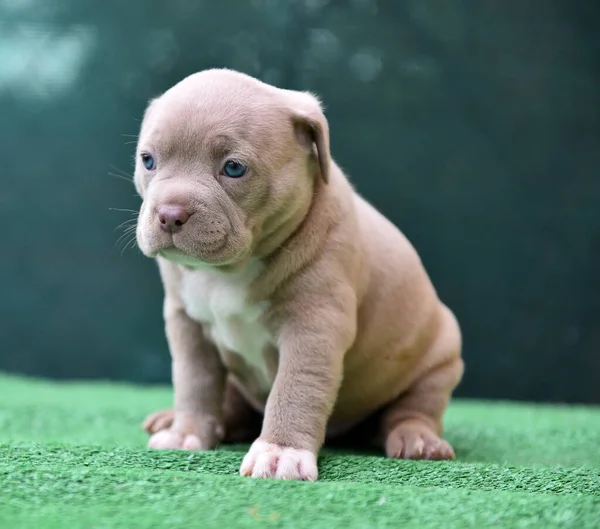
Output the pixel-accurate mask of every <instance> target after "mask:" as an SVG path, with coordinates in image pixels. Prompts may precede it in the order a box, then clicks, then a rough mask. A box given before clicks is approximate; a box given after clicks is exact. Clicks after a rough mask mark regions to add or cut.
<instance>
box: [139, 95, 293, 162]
mask: <svg viewBox="0 0 600 529" xmlns="http://www.w3.org/2000/svg"><path fill="white" fill-rule="evenodd" d="M287 128H290V130H291V122H290V121H289V119H288V116H287V115H286V112H285V109H284V108H282V106H281V105H279V104H277V102H276V100H275V99H274V98H269V97H265V96H264V95H262V94H254V96H253V97H252V98H251V99H248V98H245V97H242V96H241V95H240V94H227V93H220V94H219V93H211V92H210V91H209V92H208V93H207V92H206V91H203V90H196V91H187V92H186V93H184V94H179V93H169V92H167V93H166V94H164V95H163V96H162V97H161V98H159V99H158V100H156V101H155V102H153V103H152V105H151V107H150V108H149V110H148V112H147V115H146V117H145V119H144V124H143V126H142V131H141V134H140V144H142V143H143V144H144V145H145V146H147V147H146V148H152V149H155V150H158V151H160V152H161V153H162V154H163V155H164V156H169V155H175V154H179V155H185V154H186V153H189V154H190V155H192V154H197V153H198V152H199V151H201V152H204V153H207V154H209V155H212V156H213V157H221V156H224V155H226V154H227V153H230V152H240V151H241V152H248V154H251V155H255V156H257V155H258V154H259V153H260V152H261V151H262V150H264V149H272V148H274V147H275V144H276V143H277V142H278V141H281V137H282V135H284V134H285V133H286V129H287Z"/></svg>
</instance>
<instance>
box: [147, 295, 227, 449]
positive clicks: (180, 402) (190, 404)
mask: <svg viewBox="0 0 600 529" xmlns="http://www.w3.org/2000/svg"><path fill="white" fill-rule="evenodd" d="M165 326H166V333H167V341H168V342H169V348H170V351H171V358H172V366H173V367H172V376H173V388H174V391H175V399H174V400H175V406H174V413H173V417H172V419H171V421H169V417H168V414H167V415H166V416H165V414H164V413H163V414H160V412H159V415H158V416H154V417H150V418H149V419H148V420H147V422H148V423H149V427H152V428H153V430H155V431H156V430H158V431H156V433H154V434H153V435H152V436H151V437H150V440H149V441H148V446H149V447H150V448H157V449H184V450H208V449H210V448H213V447H214V446H215V445H216V444H217V443H218V442H219V441H220V440H221V438H222V437H223V424H222V409H221V408H222V403H223V390H224V383H225V369H224V368H223V366H222V364H221V360H220V358H219V353H218V351H217V350H216V348H215V347H214V345H213V344H212V343H210V342H208V340H206V339H205V337H204V333H203V330H202V327H201V326H200V324H198V323H196V322H194V321H192V320H191V319H190V318H189V317H188V316H187V314H186V313H185V311H184V309H183V308H182V307H181V305H180V304H179V303H177V302H176V301H174V300H172V299H170V298H169V297H167V298H166V299H165ZM169 422H170V424H169Z"/></svg>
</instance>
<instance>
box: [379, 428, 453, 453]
mask: <svg viewBox="0 0 600 529" xmlns="http://www.w3.org/2000/svg"><path fill="white" fill-rule="evenodd" d="M386 453H387V456H388V457H391V458H394V459H428V460H435V461H443V460H448V459H454V458H455V455H454V450H453V449H452V446H450V443H448V442H447V441H444V439H441V438H439V437H438V436H437V435H435V434H434V433H433V432H431V431H429V430H428V429H419V428H414V427H412V426H407V427H404V426H402V425H399V426H398V427H396V428H395V429H394V430H393V431H392V432H391V433H390V435H389V436H388V439H387V442H386Z"/></svg>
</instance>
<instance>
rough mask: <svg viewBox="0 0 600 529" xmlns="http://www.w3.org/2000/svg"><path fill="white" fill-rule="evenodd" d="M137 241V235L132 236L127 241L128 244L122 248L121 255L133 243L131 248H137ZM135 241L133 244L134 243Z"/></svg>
mask: <svg viewBox="0 0 600 529" xmlns="http://www.w3.org/2000/svg"><path fill="white" fill-rule="evenodd" d="M135 242H136V238H135V236H134V237H132V238H131V239H129V240H128V241H127V244H126V245H125V246H124V247H123V249H122V250H121V255H123V254H124V253H125V250H127V249H128V248H129V246H130V245H131V249H133V248H135ZM132 243H133V244H132Z"/></svg>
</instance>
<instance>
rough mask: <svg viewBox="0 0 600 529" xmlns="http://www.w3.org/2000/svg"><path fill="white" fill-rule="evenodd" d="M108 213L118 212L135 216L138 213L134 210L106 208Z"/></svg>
mask: <svg viewBox="0 0 600 529" xmlns="http://www.w3.org/2000/svg"><path fill="white" fill-rule="evenodd" d="M108 210H109V211H120V212H121V213H131V214H132V215H137V214H138V213H139V211H136V210H135V209H127V208H108Z"/></svg>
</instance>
